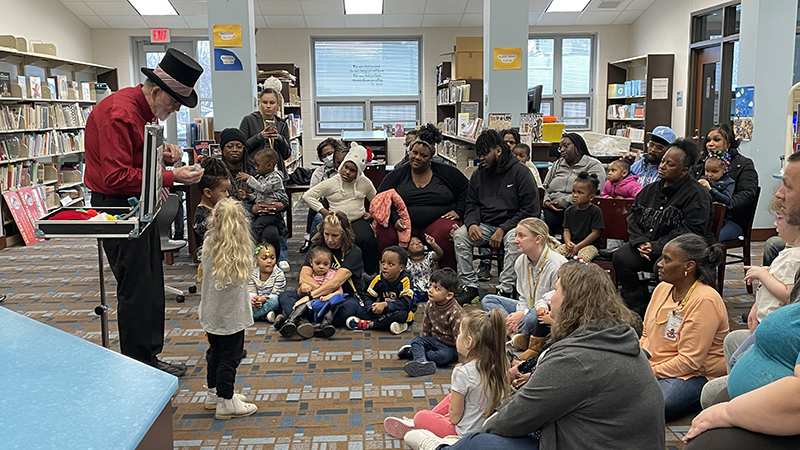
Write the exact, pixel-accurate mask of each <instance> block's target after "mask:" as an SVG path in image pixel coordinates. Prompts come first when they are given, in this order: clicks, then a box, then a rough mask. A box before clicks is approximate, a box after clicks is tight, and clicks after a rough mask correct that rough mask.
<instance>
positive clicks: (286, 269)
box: [278, 260, 292, 272]
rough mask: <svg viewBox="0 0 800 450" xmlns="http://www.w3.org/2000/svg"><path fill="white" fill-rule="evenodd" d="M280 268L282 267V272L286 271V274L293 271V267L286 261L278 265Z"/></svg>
mask: <svg viewBox="0 0 800 450" xmlns="http://www.w3.org/2000/svg"><path fill="white" fill-rule="evenodd" d="M278 267H280V268H281V270H282V271H284V272H288V271H289V269H291V268H292V267H291V266H290V265H289V261H286V260H284V261H281V262H279V263H278Z"/></svg>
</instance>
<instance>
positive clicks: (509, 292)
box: [495, 286, 514, 298]
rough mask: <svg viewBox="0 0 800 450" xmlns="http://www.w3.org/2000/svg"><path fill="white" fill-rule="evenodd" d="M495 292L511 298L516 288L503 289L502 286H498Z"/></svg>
mask: <svg viewBox="0 0 800 450" xmlns="http://www.w3.org/2000/svg"><path fill="white" fill-rule="evenodd" d="M495 294H496V295H499V296H500V297H505V298H511V296H512V295H514V290H513V289H503V288H501V287H500V286H498V287H497V288H496V289H495Z"/></svg>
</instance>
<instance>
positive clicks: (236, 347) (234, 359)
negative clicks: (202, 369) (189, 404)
mask: <svg viewBox="0 0 800 450" xmlns="http://www.w3.org/2000/svg"><path fill="white" fill-rule="evenodd" d="M206 336H208V344H209V346H210V347H211V349H210V350H211V351H209V352H208V353H207V357H208V368H207V369H206V372H207V373H206V382H207V383H208V387H209V388H217V396H219V397H220V398H224V399H227V400H230V399H232V398H233V384H234V382H235V381H236V368H237V367H239V362H240V361H241V359H242V350H243V349H244V330H242V331H239V332H238V333H233V334H229V335H225V336H222V335H217V334H211V333H206Z"/></svg>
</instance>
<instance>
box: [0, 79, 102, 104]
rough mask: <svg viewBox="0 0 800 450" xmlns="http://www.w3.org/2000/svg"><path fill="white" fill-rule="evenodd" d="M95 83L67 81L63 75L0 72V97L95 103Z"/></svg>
mask: <svg viewBox="0 0 800 450" xmlns="http://www.w3.org/2000/svg"><path fill="white" fill-rule="evenodd" d="M96 84H97V83H95V82H87V81H84V82H81V83H80V84H79V83H78V82H77V81H71V80H67V77H66V76H65V75H57V76H55V77H50V78H45V79H44V80H42V79H41V78H40V77H34V76H29V77H25V76H22V75H19V76H17V77H12V76H11V73H10V72H0V97H16V98H22V99H30V100H81V101H87V102H89V101H95V99H96V98H97V97H96V95H97V94H96V93H95V85H96Z"/></svg>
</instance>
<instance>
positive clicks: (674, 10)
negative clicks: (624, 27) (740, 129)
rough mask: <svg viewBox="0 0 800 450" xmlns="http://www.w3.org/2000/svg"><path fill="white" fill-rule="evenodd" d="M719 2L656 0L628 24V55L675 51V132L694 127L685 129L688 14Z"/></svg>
mask: <svg viewBox="0 0 800 450" xmlns="http://www.w3.org/2000/svg"><path fill="white" fill-rule="evenodd" d="M722 3H723V1H721V0H669V1H664V0H662V1H656V2H653V4H652V5H651V6H650V8H648V9H647V10H646V11H645V12H643V13H642V15H641V16H639V18H638V19H637V20H636V21H635V22H634V23H633V24H631V25H630V46H631V49H630V50H631V53H632V55H631V56H640V55H645V54H648V53H672V54H674V55H675V66H674V68H673V84H672V86H673V87H672V89H673V92H672V98H673V102H674V101H675V100H674V99H675V98H676V95H677V92H678V91H683V94H684V101H683V106H681V107H676V106H675V103H673V104H672V129H673V130H674V131H675V134H677V135H678V136H684V135H690V134H691V133H692V132H693V131H694V130H686V105H687V104H688V103H689V102H688V101H687V99H686V93H687V87H688V74H689V33H690V25H691V20H690V18H691V14H692V12H694V11H698V10H702V9H706V8H709V7H712V6H715V5H719V4H722Z"/></svg>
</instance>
